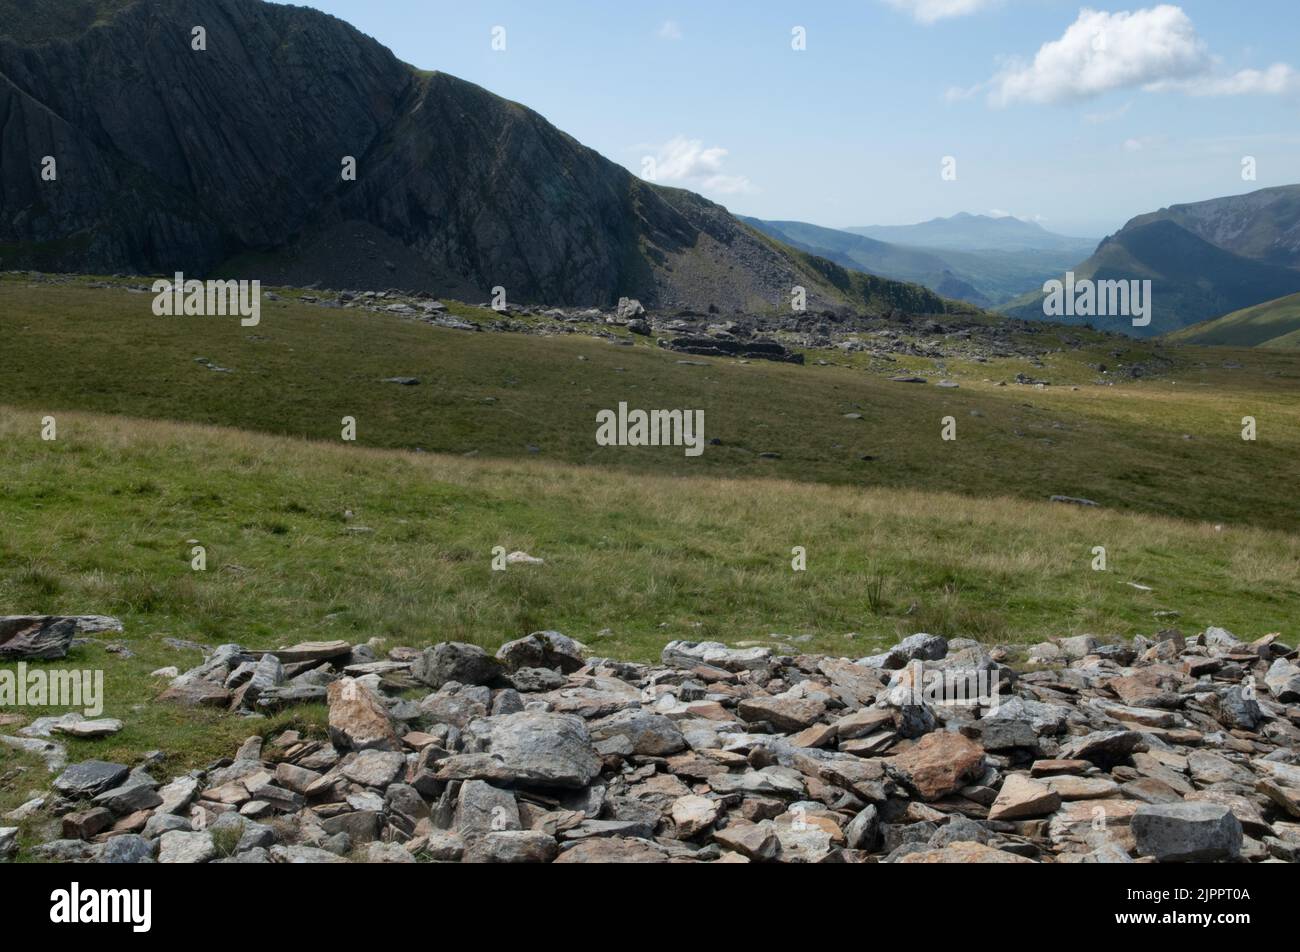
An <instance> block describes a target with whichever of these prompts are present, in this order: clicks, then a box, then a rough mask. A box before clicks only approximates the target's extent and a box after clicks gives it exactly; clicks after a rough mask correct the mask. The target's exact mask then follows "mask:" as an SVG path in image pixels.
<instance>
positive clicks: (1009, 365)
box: [0, 275, 1300, 527]
mask: <svg viewBox="0 0 1300 952" xmlns="http://www.w3.org/2000/svg"><path fill="white" fill-rule="evenodd" d="M104 284H105V283H104V282H91V281H84V280H79V281H73V282H68V283H66V284H64V283H55V279H53V278H45V279H43V280H40V281H33V280H30V279H29V278H27V277H25V276H21V275H5V276H3V277H2V278H0V339H3V340H4V341H5V342H6V343H5V346H4V347H3V348H0V375H3V377H4V379H5V380H6V381H7V383H6V388H5V396H4V402H6V403H8V404H10V405H12V406H14V407H24V408H26V409H27V411H28V412H29V413H31V414H33V415H34V416H33V419H35V420H39V419H40V417H41V416H43V415H44V414H46V413H56V414H57V413H59V412H72V411H92V412H96V413H107V414H121V415H126V416H132V417H153V418H161V419H173V420H178V421H184V422H193V423H200V424H212V425H220V426H230V427H237V428H240V429H245V430H258V431H264V432H270V433H276V434H282V435H288V436H295V437H302V438H309V439H315V440H336V439H337V438H338V436H339V421H340V419H341V418H342V417H343V416H345V415H349V416H353V417H355V418H356V420H357V421H358V443H359V444H361V445H363V446H371V447H376V448H388V449H403V450H412V451H413V450H423V451H428V452H435V453H446V454H452V455H460V454H467V453H468V454H473V455H474V456H476V457H482V458H497V459H506V460H510V459H515V460H528V459H538V460H542V461H554V462H563V463H568V464H575V465H592V466H599V467H604V468H610V469H616V470H621V471H626V472H632V473H638V474H647V473H659V474H663V475H673V476H692V477H707V476H713V477H718V478H731V477H740V478H755V479H773V478H775V479H785V480H795V481H801V482H819V483H828V484H838V485H848V486H854V487H870V486H878V487H894V488H909V489H917V490H927V491H936V492H961V493H963V494H965V495H968V496H971V497H985V496H992V495H997V496H1016V497H1019V498H1021V499H1023V500H1028V501H1041V500H1044V499H1047V498H1048V497H1050V496H1052V495H1056V494H1063V495H1067V496H1082V497H1086V498H1089V499H1092V500H1095V501H1097V502H1099V503H1101V504H1102V505H1103V506H1105V507H1107V508H1116V509H1124V510H1129V511H1133V512H1139V513H1160V514H1166V515H1173V516H1179V517H1183V518H1188V519H1198V520H1205V521H1213V522H1228V523H1236V524H1240V523H1247V524H1255V525H1266V526H1274V527H1297V526H1300V522H1297V519H1298V517H1297V514H1296V511H1295V508H1294V506H1293V505H1292V502H1291V500H1290V499H1289V498H1283V497H1279V496H1278V495H1277V494H1276V492H1275V491H1274V487H1275V486H1276V485H1279V484H1282V483H1288V482H1295V481H1296V480H1300V425H1297V424H1300V400H1298V399H1297V396H1296V392H1295V390H1294V381H1296V380H1297V379H1300V364H1297V362H1296V358H1295V357H1294V356H1293V355H1290V354H1288V353H1285V352H1273V351H1255V352H1242V351H1236V352H1232V362H1233V363H1234V364H1244V365H1245V366H1237V367H1235V368H1234V369H1227V368H1220V367H1218V366H1217V363H1218V362H1216V363H1214V364H1211V365H1210V366H1208V367H1206V366H1203V364H1204V363H1205V361H1206V359H1207V352H1205V351H1202V350H1201V349H1199V348H1198V349H1195V350H1188V351H1185V352H1184V351H1181V350H1174V349H1171V348H1167V347H1164V346H1163V345H1162V344H1159V343H1148V342H1134V341H1129V340H1128V339H1126V338H1123V337H1114V336H1103V335H1100V334H1092V333H1089V332H1086V331H1081V330H1076V329H1070V328H1061V327H1055V326H1051V325H1041V324H1032V325H1015V326H1011V327H1008V325H1007V324H1006V323H1005V322H1003V323H994V324H993V325H992V326H991V328H990V333H992V334H993V335H995V336H993V337H992V338H991V340H992V341H993V344H992V345H991V346H988V345H979V346H978V347H976V346H975V345H974V343H973V341H974V335H975V333H976V331H977V329H978V325H977V324H972V325H970V326H968V327H966V328H964V329H959V328H958V326H957V325H956V323H955V322H954V321H951V320H950V323H952V324H953V327H952V329H951V330H950V329H948V328H944V329H942V331H943V333H945V334H948V335H950V336H949V337H946V338H945V337H943V336H939V332H938V331H936V330H934V329H933V328H927V327H917V328H915V329H914V330H913V331H912V335H911V336H910V337H909V338H907V339H901V340H900V335H901V330H900V324H899V322H882V324H881V326H880V329H879V330H876V331H871V332H858V331H854V330H852V329H845V330H835V328H834V325H828V326H827V327H826V328H824V329H823V328H821V327H814V326H813V325H809V326H810V327H814V329H813V330H812V332H811V333H802V332H798V333H784V332H782V333H779V334H777V337H778V338H779V339H781V340H782V341H784V342H785V343H786V344H787V345H788V346H790V347H792V348H795V349H796V350H797V351H799V352H800V353H802V354H804V355H805V356H806V363H805V364H804V365H802V366H800V365H795V364H788V363H770V362H765V361H751V362H747V363H745V362H740V361H737V360H733V359H722V358H708V359H702V358H695V357H691V358H687V357H686V356H685V355H683V354H679V353H674V352H672V351H669V350H665V349H663V348H661V347H659V346H657V345H656V343H655V338H654V337H648V338H647V337H639V336H637V335H634V334H630V333H629V332H628V331H627V329H626V328H618V327H611V326H610V325H607V324H605V323H603V322H597V323H596V324H593V325H590V326H589V330H587V331H585V332H581V333H580V332H578V331H579V330H580V329H581V328H580V325H575V324H571V323H568V322H564V321H557V320H552V319H549V318H538V319H530V318H518V319H512V320H511V321H510V322H509V326H510V327H512V328H513V330H512V331H510V332H502V331H497V330H487V331H486V332H480V333H473V332H469V331H465V330H457V329H452V328H448V327H440V326H430V325H428V324H426V323H422V322H420V321H417V320H412V319H411V318H410V317H407V316H403V314H402V313H401V312H400V311H399V312H398V313H393V312H389V311H386V310H383V309H382V308H381V309H380V310H359V309H355V308H348V307H340V306H338V305H337V304H336V302H335V301H334V300H333V299H332V298H330V299H324V300H322V299H320V298H318V297H317V296H316V295H314V294H312V293H310V292H308V293H303V292H295V291H281V292H279V294H278V296H279V297H280V299H279V300H267V301H266V302H265V303H264V306H263V311H262V315H261V323H260V324H259V325H258V326H257V327H256V328H240V327H239V326H238V325H237V324H235V325H234V326H232V325H231V323H230V322H229V321H227V320H224V319H221V318H197V319H192V318H159V317H155V316H154V314H153V313H152V310H151V308H150V303H151V297H150V295H149V294H148V293H143V294H141V293H134V292H133V291H131V290H130V289H129V287H128V286H123V285H122V284H117V283H108V284H107V286H102V285H104ZM450 306H451V308H452V313H453V314H454V315H456V316H457V317H458V318H460V319H461V320H463V321H466V322H476V323H475V324H474V326H479V327H483V328H491V327H494V326H498V325H499V316H498V315H496V314H493V313H492V312H484V311H480V310H478V309H477V308H468V307H462V306H459V305H454V304H453V305H450ZM87 315H93V316H94V318H93V320H90V319H88V318H87ZM530 320H534V321H535V323H528V322H529V321H530ZM902 326H903V327H904V328H905V327H906V325H902ZM589 335H600V336H589ZM823 335H825V336H823ZM814 341H819V342H820V344H819V346H818V347H816V348H812V347H809V346H807V345H808V344H810V343H812V342H814ZM887 348H888V349H887ZM1209 353H1210V354H1211V355H1213V352H1209ZM1242 354H1250V358H1249V360H1244V359H1243V358H1242V356H1241V355H1242ZM1221 362H1224V363H1226V362H1227V358H1226V357H1225V358H1223V359H1222V361H1221ZM69 367H75V368H77V369H76V372H75V373H69V372H68V371H67V368H69ZM405 377H411V378H415V379H417V380H419V381H420V383H419V384H418V385H415V386H398V385H396V384H394V383H392V382H389V381H391V380H392V379H393V378H405ZM894 377H902V378H903V379H904V380H910V379H918V380H921V381H926V380H928V381H930V382H929V383H919V384H917V383H904V382H897V381H895V380H894V379H892V378H894ZM945 380H946V381H949V382H952V383H957V384H959V385H960V386H959V387H957V388H944V387H940V386H938V384H939V383H940V381H945ZM1021 380H1024V381H1035V380H1040V381H1046V382H1048V383H1050V384H1051V385H1050V386H1035V385H1034V384H1033V383H1032V382H1027V383H1021V382H1018V381H1021ZM1076 388H1077V389H1076ZM620 401H628V402H629V403H630V404H632V405H633V406H641V407H645V408H655V407H666V408H671V407H690V408H698V409H701V410H703V411H704V413H705V419H706V424H705V427H706V434H707V437H708V438H709V439H713V438H716V439H718V440H719V441H720V442H719V444H717V445H715V446H710V447H709V448H708V449H707V450H706V451H705V452H704V453H703V455H702V456H699V457H697V458H687V457H685V456H684V455H683V454H682V453H681V452H679V451H672V452H665V451H664V450H662V449H660V448H657V447H600V446H597V445H595V443H594V432H595V430H594V421H595V415H596V413H597V412H598V411H599V410H601V409H602V408H609V407H616V406H618V404H619V402H620ZM543 408H544V412H543ZM1246 413H1250V414H1253V415H1256V416H1258V417H1260V418H1261V419H1268V420H1269V421H1270V422H1269V424H1268V427H1267V434H1268V438H1267V439H1263V440H1261V441H1260V442H1258V443H1255V444H1251V445H1249V446H1246V447H1244V449H1243V444H1242V442H1241V439H1240V419H1241V417H1242V416H1243V415H1244V414H1246ZM949 415H951V416H953V417H954V418H955V419H957V420H958V426H959V438H958V440H957V441H955V442H944V441H943V440H942V439H941V438H940V437H941V434H940V428H941V425H942V420H943V418H944V417H946V416H949ZM991 461H996V464H994V463H993V462H991ZM1262 473H1269V474H1271V475H1270V478H1269V479H1266V480H1264V479H1261V478H1260V475H1261V474H1262Z"/></svg>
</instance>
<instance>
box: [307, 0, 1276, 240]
mask: <svg viewBox="0 0 1300 952" xmlns="http://www.w3.org/2000/svg"><path fill="white" fill-rule="evenodd" d="M307 5H309V6H314V7H316V8H318V9H321V10H325V11H327V12H329V13H332V14H335V15H336V16H339V17H341V18H343V19H345V20H347V21H349V22H350V23H352V24H353V25H354V26H356V27H357V28H358V29H360V30H362V31H363V32H365V33H368V34H370V35H372V36H374V37H375V38H377V39H378V40H380V41H381V42H382V43H384V44H385V45H386V46H388V47H389V48H391V49H392V50H393V51H394V52H395V53H396V54H397V55H398V56H399V57H401V58H402V59H404V60H406V61H408V62H410V63H412V64H414V65H416V66H419V67H421V68H424V69H438V70H442V71H444V72H448V73H451V74H453V75H456V76H460V77H462V78H464V79H468V80H471V81H472V82H476V83H479V84H480V85H482V86H485V87H486V88H488V89H490V90H491V91H493V92H495V93H498V94H500V95H503V96H506V97H508V98H510V99H514V100H517V101H518V102H521V103H523V104H524V105H527V106H529V107H531V108H533V109H536V110H537V111H539V112H541V113H542V114H543V115H544V116H546V117H547V118H548V119H549V120H550V121H552V122H553V123H555V124H556V125H557V126H559V127H560V128H561V129H564V130H565V131H566V132H569V133H570V134H572V135H573V136H574V137H576V138H577V139H578V140H580V141H581V142H583V143H585V144H587V145H589V146H591V147H592V148H594V149H596V150H598V151H599V152H601V153H602V154H603V155H605V156H606V157H608V158H610V159H612V160H614V161H616V162H619V163H621V164H623V165H625V166H627V167H628V168H629V169H631V170H632V171H633V172H636V173H637V174H641V173H642V171H643V170H644V165H643V162H644V159H645V158H646V157H647V156H650V157H653V158H654V159H655V160H656V161H655V174H656V179H657V180H658V181H662V182H666V183H668V184H674V185H680V186H683V187H688V188H692V189H693V190H695V191H699V192H701V193H703V194H705V195H707V196H708V197H710V198H712V199H714V200H715V201H719V202H721V203H723V204H725V205H726V206H727V207H728V208H730V209H731V210H732V211H735V212H738V213H741V214H748V215H756V216H759V217H763V218H775V219H799V220H803V221H811V222H815V223H818V224H823V225H829V226H834V227H843V226H849V225H868V224H906V223H910V222H915V221H922V220H925V219H929V218H933V217H936V216H941V215H951V214H954V213H956V212H959V211H970V212H977V213H985V214H988V213H997V214H1008V213H1009V214H1014V215H1017V216H1019V217H1021V218H1027V219H1036V220H1039V221H1041V222H1042V223H1043V225H1044V226H1045V227H1047V228H1049V229H1051V230H1053V231H1057V232H1061V233H1064V234H1075V235H1080V236H1084V237H1096V236H1100V235H1102V234H1107V233H1110V232H1113V231H1115V230H1116V229H1118V228H1119V227H1120V226H1122V225H1123V223H1124V222H1125V221H1127V220H1128V219H1129V218H1131V217H1132V216H1134V215H1137V214H1141V213H1143V212H1146V211H1152V210H1154V209H1156V208H1159V207H1162V206H1164V205H1169V204H1174V203H1177V202H1187V201H1196V200H1199V199H1205V198H1213V197H1216V196H1220V195H1229V194H1237V193H1241V192H1247V191H1252V190H1254V189H1256V188H1264V187H1267V186H1270V185H1282V184H1293V183H1297V182H1300V42H1297V40H1300V4H1297V3H1296V2H1295V0H1250V2H1249V3H1248V4H1247V3H1230V2H1225V0H1182V2H1181V3H1178V4H1165V5H1160V4H1156V3H1146V4H1145V5H1143V4H1141V3H1136V2H1129V3H1119V4H1116V3H1094V4H1090V5H1089V6H1088V8H1087V9H1085V8H1084V7H1083V5H1082V4H1080V3H1078V2H1069V0H852V2H849V0H843V2H841V0H821V2H817V3H808V2H806V0H805V2H799V3H795V2H777V0H744V2H742V0H694V2H680V3H658V2H653V0H647V2H638V3H628V2H623V0H527V2H490V0H484V2H465V0H460V2H451V0H382V2H373V0H366V2H361V0H312V2H310V3H308V4H307ZM498 26H499V27H504V29H505V35H504V36H505V50H504V51H498V50H494V49H493V48H492V47H493V42H492V41H493V34H492V30H493V28H494V27H498ZM796 26H800V27H803V28H804V29H805V31H806V38H807V40H806V49H805V50H802V51H796V50H794V49H792V30H793V28H794V27H796ZM949 156H951V157H952V158H953V159H955V160H956V162H955V171H956V178H955V180H951V179H949V180H945V179H944V177H943V176H942V175H941V171H942V167H943V165H942V164H943V160H944V158H945V157H949ZM1247 156H1250V157H1253V159H1254V161H1255V175H1256V178H1255V180H1253V181H1247V180H1243V177H1242V163H1243V159H1244V158H1245V157H1247Z"/></svg>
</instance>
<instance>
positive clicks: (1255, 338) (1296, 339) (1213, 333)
mask: <svg viewBox="0 0 1300 952" xmlns="http://www.w3.org/2000/svg"><path fill="white" fill-rule="evenodd" d="M1167 339H1168V340H1169V341H1171V342H1175V343H1182V344H1203V345H1210V346H1218V347H1274V348H1288V349H1300V294H1292V295H1288V296H1287V297H1282V298H1278V299H1277V300H1275V301H1267V302H1265V303H1263V304H1257V305H1255V306H1254V307H1248V308H1244V309H1243V310H1240V311H1234V312H1233V313H1231V314H1225V315H1224V316H1223V317H1219V318H1215V319H1214V320H1212V321H1205V322H1204V323H1201V324H1194V325H1192V326H1191V327H1188V328H1185V329H1184V330H1181V331H1177V332H1176V333H1173V334H1170V335H1169V337H1168V338H1167Z"/></svg>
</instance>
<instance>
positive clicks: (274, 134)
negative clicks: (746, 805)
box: [0, 0, 944, 313]
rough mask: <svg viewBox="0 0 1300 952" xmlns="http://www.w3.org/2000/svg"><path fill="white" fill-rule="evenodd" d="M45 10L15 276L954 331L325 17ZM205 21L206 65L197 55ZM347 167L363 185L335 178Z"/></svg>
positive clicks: (10, 116) (889, 288)
mask: <svg viewBox="0 0 1300 952" xmlns="http://www.w3.org/2000/svg"><path fill="white" fill-rule="evenodd" d="M39 9H40V13H39V14H37V13H36V12H35V11H36V10H37V7H36V6H34V5H33V4H32V3H31V2H30V0H0V115H3V116H5V117H6V121H5V123H4V124H3V127H2V128H0V157H2V158H0V164H2V165H3V168H2V170H0V171H3V177H4V181H5V188H4V191H3V192H2V193H0V266H3V267H5V268H36V269H40V270H50V271H52V270H59V271H82V272H91V273H112V272H117V271H127V272H134V273H144V274H156V273H170V272H173V271H177V270H181V271H185V272H186V273H188V274H189V275H191V276H195V275H205V274H224V275H229V276H237V277H241V278H261V279H263V280H267V281H276V282H281V283H293V284H298V285H305V284H311V283H322V284H326V285H328V286H332V287H351V288H362V289H366V288H371V289H381V288H388V287H402V288H407V289H411V290H427V291H430V292H433V293H438V294H454V295H457V296H459V297H462V298H467V299H479V300H483V299H486V297H487V293H488V290H489V289H491V288H493V287H498V286H500V287H504V288H505V289H506V294H507V298H508V300H513V301H523V302H527V301H536V302H545V303H551V304H596V305H608V304H611V303H613V302H614V301H615V300H617V298H618V297H620V296H622V295H629V296H633V297H638V298H640V299H642V300H643V301H645V302H646V303H647V304H652V305H657V306H661V307H686V306H689V307H696V308H705V307H708V306H710V305H714V306H717V307H721V308H725V309H726V310H728V311H731V310H733V309H736V308H740V309H752V310H761V309H766V310H773V309H777V308H781V307H785V308H788V306H789V299H790V292H791V288H792V287H794V286H795V285H800V286H804V287H806V288H807V289H808V292H809V293H808V297H809V305H810V306H812V307H819V306H833V305H838V306H851V307H855V308H860V309H869V310H877V311H888V310H892V309H898V310H901V311H906V312H912V313H924V312H929V313H942V312H943V310H944V304H943V302H942V300H941V299H940V298H939V297H938V296H937V295H934V294H932V293H930V292H928V291H925V290H923V289H920V288H915V287H912V288H908V287H903V286H898V285H894V284H892V283H891V282H887V281H883V280H874V281H862V280H861V279H860V278H858V277H855V276H853V275H851V274H849V273H847V272H846V271H845V270H844V269H842V268H841V267H839V266H837V265H834V264H832V263H830V262H825V261H815V260H811V259H810V258H809V257H808V256H807V255H805V254H799V253H796V252H794V251H792V250H791V249H789V248H786V247H784V246H782V245H780V244H778V243H775V242H772V241H771V240H769V239H767V238H765V237H764V236H759V235H757V234H756V233H755V232H753V231H752V230H751V229H749V228H747V227H746V226H744V225H742V224H741V223H739V222H738V221H736V219H734V218H733V217H732V216H731V215H729V214H728V213H727V212H726V210H725V209H723V208H721V207H720V206H718V205H715V204H713V203H712V202H708V201H706V200H705V199H703V198H700V197H699V196H695V195H691V194H689V193H684V192H680V191H678V190H673V189H666V188H659V187H656V186H653V185H650V184H648V183H646V182H643V181H641V180H640V179H637V178H635V177H634V176H632V175H631V174H630V173H629V172H627V171H626V170H625V169H623V168H622V167H621V166H618V165H616V164H614V163H612V162H610V161H608V160H606V159H605V158H603V157H602V156H600V155H599V154H597V153H596V152H594V151H592V150H590V149H587V148H585V147H584V146H582V145H581V144H580V143H578V142H577V141H575V140H574V139H573V138H572V137H570V136H568V135H566V134H565V133H563V132H561V131H560V130H558V129H556V128H555V127H554V126H552V125H551V124H550V123H548V122H547V121H546V120H545V119H544V118H542V117H541V116H539V115H538V114H537V113H535V112H532V111H531V110H528V109H526V108H524V107H523V106H521V105H518V104H516V103H512V102H509V101H507V100H504V99H501V98H500V97H497V96H494V95H492V94H491V93H489V92H487V91H486V90H484V89H481V88H479V87H477V86H475V85H473V84H471V83H467V82H464V81H462V80H459V79H456V78H455V77H452V76H448V75H446V74H443V73H438V72H432V73H428V72H420V71H417V70H415V69H413V68H411V67H410V66H408V65H407V64H405V63H402V62H400V61H399V60H397V59H396V58H395V57H394V56H393V55H392V54H391V53H390V52H389V51H388V50H387V49H386V48H384V47H383V46H381V45H380V44H379V43H377V42H376V41H374V40H372V39H370V38H369V37H366V36H364V35H362V34H361V33H359V32H357V31H356V30H354V29H352V28H351V27H350V26H348V25H347V24H345V23H343V22H342V21H340V20H337V19H335V18H333V17H329V16H326V15H323V14H321V13H318V12H315V11H313V10H309V9H305V8H300V7H290V6H281V5H276V4H270V3H263V2H261V0H220V2H219V0H138V2H136V3H132V4H123V3H117V2H113V3H108V2H99V3H91V2H86V0H45V2H42V3H41V4H40V5H39ZM47 14H48V15H47ZM196 23H202V24H206V25H207V29H208V41H207V49H206V50H205V51H195V50H192V49H191V48H190V30H191V28H192V26H193V25H194V24H196ZM56 35H57V37H58V39H57V41H56V40H53V39H52V37H53V36H56ZM140 63H148V64H149V69H148V70H147V71H146V70H141V69H140V68H139V67H138V65H137V64H140ZM177 90H184V91H185V95H183V96H180V95H176V91H177ZM195 104H201V105H200V106H199V107H196V106H195ZM232 129H238V130H240V134H239V135H238V136H235V137H232V136H231V133H230V130H232ZM44 156H52V157H54V158H55V159H56V160H57V169H56V171H57V178H56V179H55V180H54V181H45V180H43V179H42V175H41V173H42V159H43V157H44ZM348 156H351V157H353V158H354V159H355V160H356V168H357V175H356V180H355V181H348V180H344V178H343V175H342V170H343V162H344V159H345V157H348Z"/></svg>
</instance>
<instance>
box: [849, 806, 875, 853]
mask: <svg viewBox="0 0 1300 952" xmlns="http://www.w3.org/2000/svg"><path fill="white" fill-rule="evenodd" d="M844 845H845V846H847V847H848V848H849V849H851V850H866V851H867V852H875V851H876V850H878V849H879V848H880V814H879V813H878V812H877V811H876V808H875V807H874V806H867V807H866V808H865V809H863V810H861V811H859V812H858V815H857V816H855V817H854V818H853V819H852V820H850V821H849V825H848V826H846V827H845V828H844Z"/></svg>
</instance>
